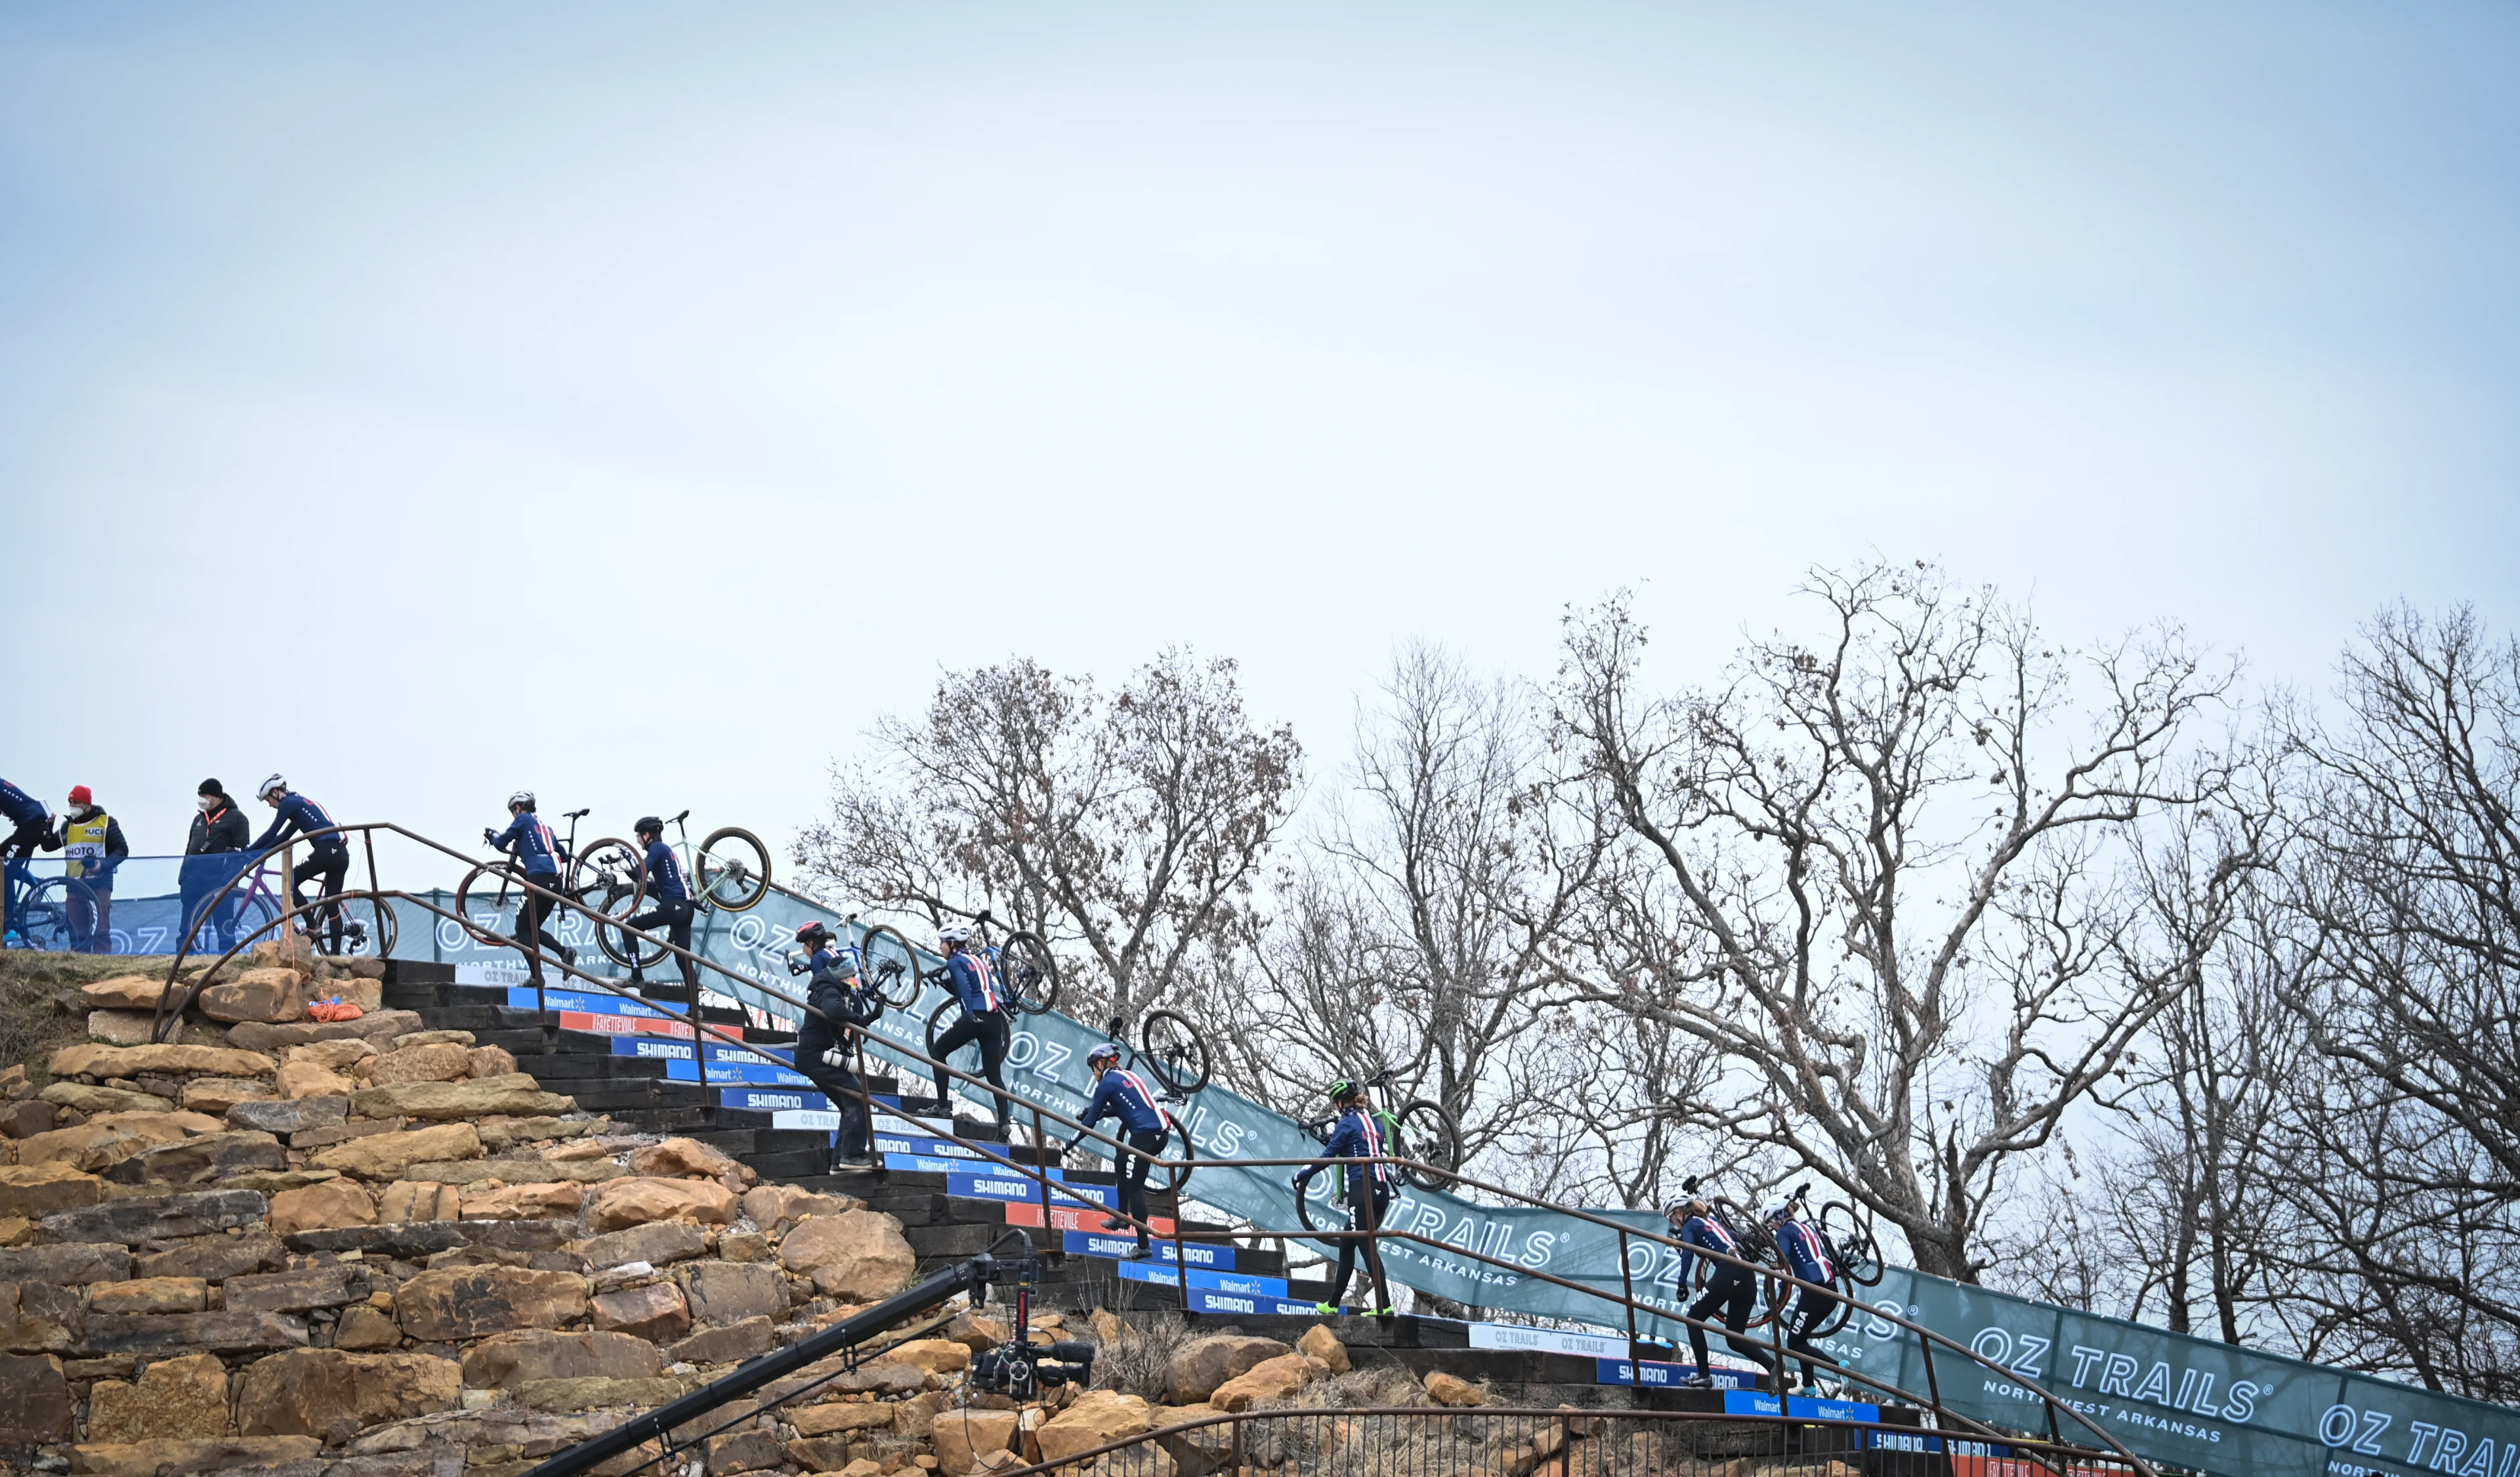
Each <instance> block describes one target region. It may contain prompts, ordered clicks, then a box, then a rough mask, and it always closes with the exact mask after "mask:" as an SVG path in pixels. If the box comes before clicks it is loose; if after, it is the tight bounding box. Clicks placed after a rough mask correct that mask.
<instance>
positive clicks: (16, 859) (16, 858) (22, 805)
mask: <svg viewBox="0 0 2520 1477" xmlns="http://www.w3.org/2000/svg"><path fill="white" fill-rule="evenodd" d="M0 824H6V825H7V827H8V829H9V834H8V836H7V837H6V838H5V839H0V861H5V865H6V868H7V871H8V882H7V884H6V886H5V887H0V927H5V926H6V924H7V921H8V920H7V919H6V917H5V913H6V910H7V906H8V895H9V894H11V893H15V892H16V891H18V890H19V889H21V888H24V887H31V886H32V885H33V884H34V873H33V872H32V871H30V870H29V869H28V868H27V866H26V858H27V857H29V856H32V855H34V854H35V848H37V847H39V846H41V845H43V843H44V841H45V840H46V839H47V838H49V837H50V836H51V835H52V833H53V811H52V808H51V807H49V806H47V805H45V804H44V803H43V802H42V801H40V800H37V799H36V798H35V797H33V796H31V795H29V794H27V793H26V792H25V791H23V790H21V789H19V788H18V787H17V786H16V785H13V784H11V783H9V782H8V781H7V780H5V779H0Z"/></svg>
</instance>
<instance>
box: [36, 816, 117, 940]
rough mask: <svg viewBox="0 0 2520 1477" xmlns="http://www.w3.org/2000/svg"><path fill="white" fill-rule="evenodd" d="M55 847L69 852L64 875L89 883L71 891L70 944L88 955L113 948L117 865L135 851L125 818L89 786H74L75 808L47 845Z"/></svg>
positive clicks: (63, 869)
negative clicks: (84, 889) (124, 825)
mask: <svg viewBox="0 0 2520 1477" xmlns="http://www.w3.org/2000/svg"><path fill="white" fill-rule="evenodd" d="M54 849H60V850H63V851H67V853H68V854H69V856H68V859H67V860H66V861H64V862H63V863H62V875H63V876H65V877H72V878H76V879H77V880H78V881H80V882H84V883H86V884H87V892H86V894H84V895H82V894H81V893H79V891H78V890H77V889H75V888H73V889H71V890H70V896H69V903H70V939H71V944H70V946H71V947H72V948H74V949H76V950H77V951H79V952H80V953H84V954H110V953H112V952H113V869H114V868H115V867H118V866H120V865H121V864H122V862H123V858H125V857H127V856H129V855H130V854H131V843H129V842H127V841H125V840H123V839H122V822H120V821H118V820H116V819H114V818H113V817H112V816H111V815H109V814H107V813H106V811H105V807H103V806H100V805H98V804H97V803H96V796H95V794H94V793H93V792H92V791H90V790H89V789H88V787H87V786H85V785H72V786H70V808H69V812H68V813H67V814H66V815H64V816H63V817H62V819H61V824H60V826H59V827H58V828H56V829H55V830H54V832H53V835H52V839H51V841H50V842H49V843H47V845H46V850H48V851H49V850H54ZM91 898H92V899H94V902H93V904H91V903H90V901H89V899H91Z"/></svg>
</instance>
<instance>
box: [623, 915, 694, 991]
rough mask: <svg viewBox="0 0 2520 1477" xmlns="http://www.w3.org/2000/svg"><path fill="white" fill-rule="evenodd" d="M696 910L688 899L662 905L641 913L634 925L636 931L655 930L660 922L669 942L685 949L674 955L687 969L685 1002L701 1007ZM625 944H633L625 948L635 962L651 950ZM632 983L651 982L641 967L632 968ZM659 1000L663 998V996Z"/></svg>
mask: <svg viewBox="0 0 2520 1477" xmlns="http://www.w3.org/2000/svg"><path fill="white" fill-rule="evenodd" d="M692 911H693V909H692V900H690V899H689V898H685V899H683V900H680V901H677V902H659V903H657V904H656V905H655V906H654V907H652V908H650V909H649V910H648V911H646V912H644V913H641V914H640V915H639V916H637V917H636V918H633V919H631V920H630V926H631V927H632V928H636V929H642V930H652V929H654V928H655V926H656V925H657V924H659V923H661V924H663V925H665V939H666V941H667V942H668V943H670V944H672V945H673V946H675V947H676V948H679V949H681V950H683V952H681V953H678V954H676V955H674V962H675V963H676V964H679V965H681V966H682V968H683V992H684V993H683V999H682V1003H683V1004H686V1005H693V1006H697V1005H698V1004H699V1002H700V967H699V965H698V964H697V963H696V962H694V960H693V959H692V956H691V947H692ZM622 942H624V943H625V944H627V945H629V947H628V948H626V949H624V950H623V952H625V953H627V954H629V955H630V957H632V958H634V959H635V958H637V957H639V955H640V954H641V953H643V952H644V951H646V949H647V947H648V946H647V945H646V944H644V943H642V942H640V941H639V940H637V939H627V940H624V941H622ZM630 983H631V984H633V985H644V984H646V983H648V976H647V973H646V972H645V971H643V970H641V969H640V968H639V967H638V966H637V965H635V964H634V965H632V966H631V967H630ZM659 998H661V996H660V997H659Z"/></svg>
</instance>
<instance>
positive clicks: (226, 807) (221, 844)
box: [176, 779, 253, 951]
mask: <svg viewBox="0 0 2520 1477" xmlns="http://www.w3.org/2000/svg"><path fill="white" fill-rule="evenodd" d="M200 803H201V811H200V813H199V814H197V815H195V816H194V817H193V834H192V836H191V837H190V838H189V839H187V840H186V841H185V843H184V867H183V870H182V871H181V872H179V873H177V874H176V886H177V888H178V889H179V890H180V891H181V892H182V894H183V900H184V927H185V928H186V929H188V930H189V929H192V928H194V927H196V926H197V925H199V926H200V927H201V931H200V932H199V933H198V934H197V935H195V936H194V938H193V943H192V947H193V948H194V949H195V950H201V949H210V950H214V951H215V950H217V949H221V948H224V947H226V946H228V945H230V944H234V943H235V942H236V940H235V937H234V935H235V932H236V899H235V897H234V895H233V894H231V895H230V896H229V898H228V899H227V900H225V901H223V902H221V903H219V904H218V905H217V907H215V908H214V909H212V910H211V916H210V918H209V919H208V921H207V922H206V923H205V924H204V923H203V918H202V909H203V907H205V906H207V905H208V904H209V900H211V899H212V898H215V897H217V896H218V892H219V889H221V888H223V887H225V886H227V884H228V879H230V878H232V877H234V876H235V875H236V874H237V873H238V872H240V871H242V870H244V868H245V863H246V861H247V860H248V857H247V856H246V854H245V848H246V843H247V842H248V841H251V840H252V839H253V826H252V824H251V823H250V822H248V820H247V819H246V818H245V812H244V811H243V810H240V809H238V808H237V803H236V802H235V801H233V800H231V799H229V798H228V792H227V791H226V789H224V788H223V787H222V786H221V785H220V784H219V782H218V781H217V780H215V779H205V780H203V781H202V785H201V790H200Z"/></svg>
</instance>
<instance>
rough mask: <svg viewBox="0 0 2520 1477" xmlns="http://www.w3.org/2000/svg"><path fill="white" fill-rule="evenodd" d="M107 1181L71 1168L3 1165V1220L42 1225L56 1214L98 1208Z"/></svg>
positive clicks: (0, 1209)
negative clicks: (17, 1217)
mask: <svg viewBox="0 0 2520 1477" xmlns="http://www.w3.org/2000/svg"><path fill="white" fill-rule="evenodd" d="M104 1197H105V1181H103V1180H101V1179H99V1178H97V1177H95V1176H94V1175H90V1174H87V1173H85V1172H83V1171H81V1170H80V1169H79V1168H78V1167H77V1166H75V1165H68V1164H8V1165H0V1216H19V1217H23V1218H24V1219H26V1220H29V1221H40V1220H42V1219H43V1218H44V1217H46V1216H49V1215H51V1214H52V1213H53V1212H55V1211H61V1210H69V1209H72V1208H74V1207H77V1206H83V1205H94V1204H96V1203H97V1201H99V1200H101V1199H103V1198H104Z"/></svg>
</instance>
